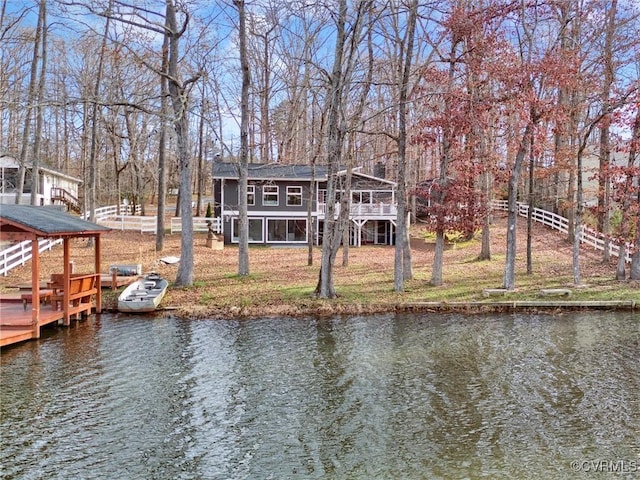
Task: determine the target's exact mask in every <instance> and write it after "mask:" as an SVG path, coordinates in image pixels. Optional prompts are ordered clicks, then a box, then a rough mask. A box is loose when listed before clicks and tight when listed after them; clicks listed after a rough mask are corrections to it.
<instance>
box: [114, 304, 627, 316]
mask: <svg viewBox="0 0 640 480" xmlns="http://www.w3.org/2000/svg"><path fill="white" fill-rule="evenodd" d="M639 307H640V305H639V304H638V303H637V302H636V301H635V300H608V301H607V300H593V301H589V300H587V301H585V300H582V301H573V300H559V301H532V300H513V301H509V300H504V301H494V302H480V301H478V302H473V301H470V302H408V303H399V304H370V305H365V304H339V303H336V304H330V303H324V304H322V305H319V306H314V307H300V306H297V305H294V304H288V305H287V304H282V305H278V306H270V307H256V306H247V307H229V308H215V307H214V308H212V307H210V306H209V307H202V308H199V307H197V306H195V307H194V306H192V307H190V308H188V309H187V308H184V307H180V306H171V305H168V306H165V307H160V308H158V310H156V311H155V312H152V313H150V314H149V316H161V315H167V314H169V315H170V316H173V317H179V318H183V319H187V320H202V319H214V320H237V319H243V320H251V319H257V318H270V317H290V318H301V317H309V316H317V317H330V316H334V315H376V314H385V313H387V314H397V313H463V314H474V315H481V314H487V313H516V312H517V313H524V314H537V313H552V314H557V313H563V312H566V311H584V310H587V311H588V310H615V311H635V310H637V309H638V308H639ZM103 313H120V312H118V309H117V308H116V307H115V306H111V307H106V308H103Z"/></svg>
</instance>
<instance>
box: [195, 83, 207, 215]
mask: <svg viewBox="0 0 640 480" xmlns="http://www.w3.org/2000/svg"><path fill="white" fill-rule="evenodd" d="M202 93H203V95H202V100H201V103H200V124H199V125H198V172H197V174H196V185H197V188H198V191H197V192H196V217H199V216H200V215H201V212H202V190H203V186H204V172H203V171H202V162H203V157H204V115H205V100H204V92H202Z"/></svg>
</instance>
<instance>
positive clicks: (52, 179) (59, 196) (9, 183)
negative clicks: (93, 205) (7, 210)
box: [0, 153, 82, 213]
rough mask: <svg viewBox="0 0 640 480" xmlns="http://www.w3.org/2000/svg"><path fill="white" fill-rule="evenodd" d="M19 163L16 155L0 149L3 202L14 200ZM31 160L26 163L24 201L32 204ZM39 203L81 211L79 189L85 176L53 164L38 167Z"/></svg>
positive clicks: (11, 202)
mask: <svg viewBox="0 0 640 480" xmlns="http://www.w3.org/2000/svg"><path fill="white" fill-rule="evenodd" d="M19 167H20V164H19V162H18V160H16V159H15V158H14V157H12V156H10V155H6V154H2V153H0V204H5V205H6V204H14V203H15V199H16V187H17V184H18V173H19ZM32 171H33V167H32V164H31V163H29V164H27V165H26V173H25V181H24V187H23V189H22V201H21V203H22V204H23V205H29V204H31V188H32V185H33V179H32ZM37 181H38V195H37V199H38V200H37V204H38V205H40V206H43V205H62V206H64V207H65V209H66V210H70V211H72V212H75V213H80V202H79V201H78V191H79V188H80V185H81V184H82V180H80V179H79V178H75V177H72V176H70V175H65V174H64V173H61V172H58V171H56V170H53V169H51V168H48V167H45V166H41V167H39V175H38V180H37Z"/></svg>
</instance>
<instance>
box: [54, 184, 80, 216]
mask: <svg viewBox="0 0 640 480" xmlns="http://www.w3.org/2000/svg"><path fill="white" fill-rule="evenodd" d="M51 200H53V201H56V200H57V201H60V202H62V203H63V204H65V205H66V206H67V209H68V210H69V211H71V212H74V213H78V214H79V213H80V212H82V209H81V208H80V201H79V200H78V199H77V198H76V197H74V196H73V195H71V194H70V193H69V192H68V191H66V190H65V189H64V188H58V187H54V188H52V189H51Z"/></svg>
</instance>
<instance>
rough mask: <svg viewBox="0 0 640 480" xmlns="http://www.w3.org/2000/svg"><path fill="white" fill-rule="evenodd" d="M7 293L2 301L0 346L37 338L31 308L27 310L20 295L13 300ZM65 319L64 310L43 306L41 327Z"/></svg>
mask: <svg viewBox="0 0 640 480" xmlns="http://www.w3.org/2000/svg"><path fill="white" fill-rule="evenodd" d="M6 295H7V294H5V295H3V297H4V298H2V299H1V301H0V347H5V346H7V345H12V344H14V343H19V342H24V341H26V340H31V339H32V338H36V331H35V329H34V328H33V323H32V320H31V308H27V309H26V310H25V309H24V307H23V305H22V300H21V299H20V297H18V299H17V300H15V301H13V299H11V298H7V297H6ZM63 319H64V311H62V310H54V309H53V307H52V306H51V305H48V304H46V305H42V306H41V308H40V322H39V324H40V327H42V326H43V325H49V324H50V323H54V322H58V321H62V320H63Z"/></svg>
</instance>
